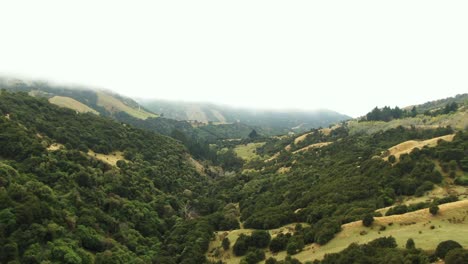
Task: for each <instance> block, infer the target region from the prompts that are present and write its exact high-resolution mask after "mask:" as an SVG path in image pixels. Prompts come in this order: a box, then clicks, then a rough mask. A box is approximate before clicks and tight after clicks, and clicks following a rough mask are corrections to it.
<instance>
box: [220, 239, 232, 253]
mask: <svg viewBox="0 0 468 264" xmlns="http://www.w3.org/2000/svg"><path fill="white" fill-rule="evenodd" d="M221 245H222V246H223V248H224V250H228V249H229V247H230V246H231V241H229V238H227V237H225V238H224V239H223V241H222V242H221Z"/></svg>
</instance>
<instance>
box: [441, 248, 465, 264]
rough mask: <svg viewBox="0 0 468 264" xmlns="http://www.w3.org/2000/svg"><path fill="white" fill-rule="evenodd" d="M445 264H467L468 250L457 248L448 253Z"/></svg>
mask: <svg viewBox="0 0 468 264" xmlns="http://www.w3.org/2000/svg"><path fill="white" fill-rule="evenodd" d="M444 260H445V264H467V263H468V250H466V249H463V248H455V249H452V250H450V251H448V252H447V254H446V255H445V259H444Z"/></svg>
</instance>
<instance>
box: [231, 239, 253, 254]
mask: <svg viewBox="0 0 468 264" xmlns="http://www.w3.org/2000/svg"><path fill="white" fill-rule="evenodd" d="M249 246H250V236H247V235H245V234H241V235H240V236H239V237H238V238H237V240H236V243H234V246H233V247H232V250H233V252H234V254H235V255H236V256H243V255H245V254H246V253H247V250H248V249H249Z"/></svg>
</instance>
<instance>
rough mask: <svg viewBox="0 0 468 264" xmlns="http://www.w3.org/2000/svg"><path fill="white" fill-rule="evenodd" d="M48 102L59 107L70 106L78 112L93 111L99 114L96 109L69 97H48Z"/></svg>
mask: <svg viewBox="0 0 468 264" xmlns="http://www.w3.org/2000/svg"><path fill="white" fill-rule="evenodd" d="M49 102H50V103H51V104H54V105H57V106H60V107H65V108H70V109H72V110H75V111H77V112H79V113H93V114H95V115H99V113H98V112H97V111H96V110H94V109H92V108H91V107H89V106H87V105H85V104H83V103H81V102H79V101H77V100H75V99H73V98H70V97H65V96H54V97H52V98H50V99H49Z"/></svg>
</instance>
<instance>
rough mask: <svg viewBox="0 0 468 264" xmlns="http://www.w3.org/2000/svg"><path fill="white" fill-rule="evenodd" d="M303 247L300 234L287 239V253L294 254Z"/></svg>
mask: <svg viewBox="0 0 468 264" xmlns="http://www.w3.org/2000/svg"><path fill="white" fill-rule="evenodd" d="M303 248H304V238H303V237H302V236H293V237H291V238H290V239H289V240H288V244H287V245H286V252H287V253H288V254H289V255H294V254H296V253H298V252H300V251H301V250H302V249H303Z"/></svg>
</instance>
